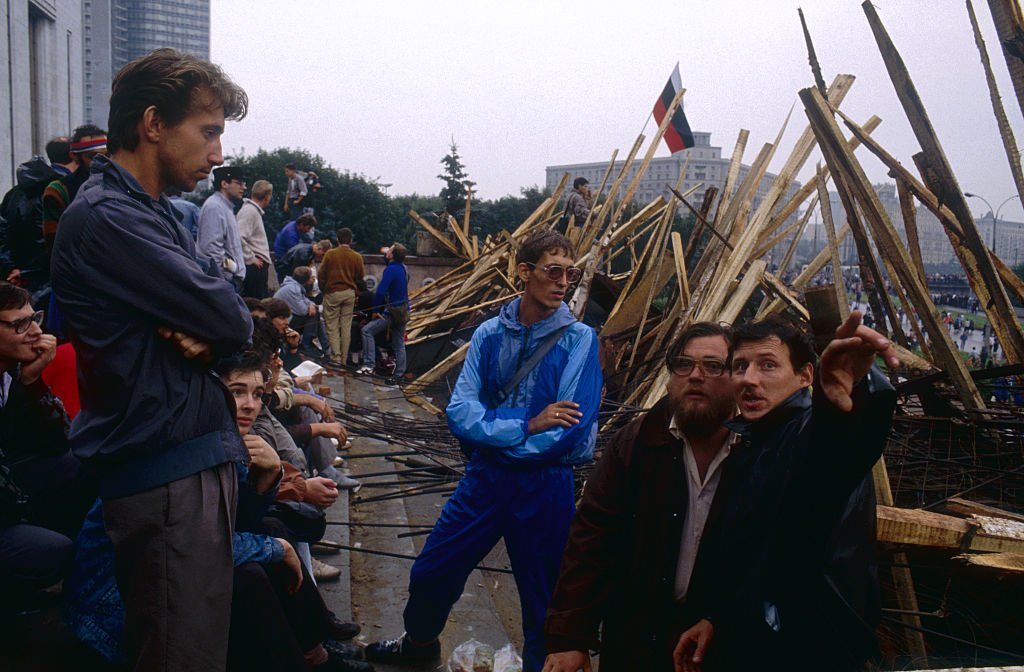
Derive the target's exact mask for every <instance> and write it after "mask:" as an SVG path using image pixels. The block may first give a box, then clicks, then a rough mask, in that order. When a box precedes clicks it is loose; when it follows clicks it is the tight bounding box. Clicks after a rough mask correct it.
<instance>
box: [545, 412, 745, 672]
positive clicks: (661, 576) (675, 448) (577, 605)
mask: <svg viewBox="0 0 1024 672" xmlns="http://www.w3.org/2000/svg"><path fill="white" fill-rule="evenodd" d="M669 419H670V418H669V412H668V403H667V400H666V399H662V400H661V401H659V402H658V403H657V404H656V405H655V406H654V407H653V408H652V409H651V410H650V411H648V412H647V413H646V414H644V415H643V416H642V417H640V418H637V419H636V420H634V421H632V422H631V423H630V424H629V425H627V426H626V427H624V428H623V429H622V430H621V431H619V432H618V433H617V434H616V435H615V437H614V438H613V439H612V441H611V443H610V444H609V445H608V447H606V448H605V449H604V452H603V454H602V455H601V458H600V460H599V461H598V462H597V464H596V466H595V467H594V471H593V473H592V474H591V476H590V478H589V479H588V481H587V484H586V487H585V489H584V491H583V498H582V501H581V502H580V505H579V509H578V510H577V512H576V516H575V517H574V518H573V521H572V525H571V527H570V530H569V542H568V544H567V545H566V549H565V555H564V556H563V557H562V565H561V572H560V574H559V578H558V583H557V585H556V586H555V592H554V595H553V596H552V598H551V602H550V604H549V606H548V612H547V619H546V621H545V627H544V632H545V637H546V640H547V648H548V652H550V653H554V652H558V651H572V650H587V649H600V652H601V653H600V655H601V658H600V661H601V670H602V672H617V671H621V672H632V671H634V670H644V671H645V672H671V671H672V669H673V667H672V650H673V649H674V648H675V645H676V642H677V641H678V639H679V635H680V634H682V632H683V630H685V629H686V628H687V627H689V626H690V625H692V624H693V623H694V622H696V620H697V618H698V617H699V615H700V614H702V613H703V612H704V607H703V606H702V605H703V604H704V599H705V597H704V596H703V594H702V592H703V588H704V587H706V586H709V585H710V584H708V583H707V582H704V581H702V579H701V575H702V573H703V569H702V568H703V566H704V562H705V560H704V556H703V553H701V554H699V555H698V557H697V563H696V566H695V567H694V571H693V575H692V577H691V580H690V588H689V591H688V593H687V597H686V603H685V604H678V603H677V602H676V601H675V598H674V594H673V593H674V587H675V575H676V568H677V564H678V558H679V545H680V541H681V539H682V534H683V521H684V519H685V517H686V507H687V502H688V494H687V477H686V467H685V465H684V463H683V443H682V441H680V440H679V439H676V438H675V437H674V436H672V434H670V433H669V431H668V427H669ZM727 463H728V460H726V463H723V465H724V464H727ZM723 468H724V466H723ZM720 487H721V486H720ZM715 501H716V504H715V505H717V502H718V495H716V500H715ZM715 515H716V509H715V506H713V507H712V510H711V514H710V516H709V519H708V525H711V524H712V521H713V519H714V517H715ZM599 632H600V638H599Z"/></svg>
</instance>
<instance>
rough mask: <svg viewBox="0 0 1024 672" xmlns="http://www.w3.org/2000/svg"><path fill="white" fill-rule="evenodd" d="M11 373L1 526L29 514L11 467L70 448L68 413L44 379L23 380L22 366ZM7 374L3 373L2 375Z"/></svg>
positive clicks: (3, 412) (0, 481) (4, 421)
mask: <svg viewBox="0 0 1024 672" xmlns="http://www.w3.org/2000/svg"><path fill="white" fill-rule="evenodd" d="M10 374H11V378H12V380H11V386H10V389H9V390H8V393H7V401H6V403H5V404H4V405H3V406H2V407H0V472H2V473H0V491H2V492H0V526H3V525H10V524H12V523H15V522H18V521H19V520H24V519H25V518H26V517H27V508H26V505H27V504H28V498H27V497H26V496H25V495H24V494H23V493H22V492H21V489H20V488H19V487H18V486H17V485H16V483H15V479H14V477H13V476H12V475H11V474H10V472H9V471H8V468H9V467H12V466H16V465H17V464H18V463H19V462H21V461H23V460H26V459H30V458H38V457H53V456H57V455H61V454H63V453H66V452H67V451H68V416H67V413H66V412H65V411H64V404H62V403H61V401H60V399H58V398H57V397H56V396H54V394H53V393H52V392H51V391H50V388H49V387H47V386H46V383H44V382H43V379H42V378H40V379H39V380H37V381H35V382H34V383H32V384H31V385H24V384H22V382H21V367H20V366H16V367H15V368H14V370H13V371H11V372H10ZM2 376H3V374H2V373H0V379H2Z"/></svg>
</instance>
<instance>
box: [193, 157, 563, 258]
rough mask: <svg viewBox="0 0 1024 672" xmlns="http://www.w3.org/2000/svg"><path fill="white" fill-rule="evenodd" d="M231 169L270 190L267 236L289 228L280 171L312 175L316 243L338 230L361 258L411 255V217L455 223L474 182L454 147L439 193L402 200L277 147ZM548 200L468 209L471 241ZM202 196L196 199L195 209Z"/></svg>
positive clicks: (534, 191) (528, 193)
mask: <svg viewBox="0 0 1024 672" xmlns="http://www.w3.org/2000/svg"><path fill="white" fill-rule="evenodd" d="M228 161H229V162H230V164H231V165H233V166H238V167H240V168H241V169H242V170H243V171H244V172H245V175H246V179H247V181H248V183H249V184H250V185H252V183H253V182H255V181H256V180H261V179H262V180H268V181H269V182H270V183H271V184H273V185H274V200H273V201H272V202H271V205H270V206H269V207H268V208H267V211H266V213H265V214H264V217H263V221H264V223H265V224H266V226H267V229H268V232H269V234H270V236H271V240H273V236H275V235H276V234H277V232H278V231H280V229H281V227H283V226H284V225H285V224H287V223H288V221H289V218H288V217H287V216H286V215H285V213H284V212H283V204H284V197H285V193H286V191H287V184H286V181H287V180H286V178H285V176H284V165H285V164H286V163H294V164H295V166H296V167H297V168H298V170H300V171H306V172H308V171H313V172H315V173H316V175H317V177H318V178H319V182H320V188H319V189H318V190H317V191H315V192H311V195H310V196H309V197H307V200H308V202H309V205H310V206H311V207H313V208H314V212H315V214H316V218H317V237H318V238H325V237H326V238H331V239H334V237H335V231H337V230H338V229H339V228H342V227H348V228H350V229H352V232H353V234H354V236H355V238H356V241H357V243H356V245H357V247H358V248H360V249H362V250H363V251H374V250H376V249H378V248H379V247H381V246H383V245H389V244H391V243H393V242H400V243H402V244H404V245H406V246H407V247H408V248H409V249H410V250H415V249H416V247H415V245H416V230H417V229H418V228H419V227H418V226H417V225H416V224H415V223H414V222H413V221H412V219H411V218H410V217H409V216H408V212H409V210H410V209H413V210H415V211H416V212H418V213H420V214H421V215H423V216H424V217H426V218H427V220H428V221H430V222H431V223H433V222H434V217H435V215H436V214H437V213H441V212H442V211H443V210H445V209H447V211H448V212H449V214H451V215H453V216H455V217H456V218H457V219H458V220H459V222H461V221H462V216H463V213H464V210H465V207H466V197H467V194H469V195H471V194H473V193H474V190H473V187H474V186H475V182H473V181H472V180H470V179H469V177H468V175H467V174H466V170H465V166H464V165H463V164H462V161H461V158H460V157H459V155H458V147H457V146H456V145H455V143H454V142H453V143H452V144H451V148H450V153H449V154H448V155H446V156H445V157H444V158H443V159H442V160H441V164H442V166H443V171H442V173H441V174H440V175H438V178H439V179H440V180H441V182H442V183H443V188H442V189H439V190H438V193H437V194H436V195H421V194H416V193H413V194H408V195H398V196H389V195H388V194H386V193H384V185H381V184H380V183H379V182H378V180H377V179H376V178H371V177H368V176H366V175H364V174H362V173H353V172H350V171H347V170H346V171H342V170H338V169H337V168H335V167H334V166H331V165H330V164H329V163H327V161H325V160H324V159H323V157H321V156H320V155H318V154H313V153H311V152H309V151H307V150H305V149H294V148H289V147H279V148H277V149H273V150H269V151H268V150H265V149H260V150H259V151H258V152H256V153H255V154H252V155H247V154H239V155H237V156H231V157H228ZM549 195H550V192H549V191H547V190H542V189H541V188H540V187H538V186H530V187H525V188H523V189H522V190H521V192H520V195H519V196H511V195H510V196H503V197H502V198H498V199H494V200H482V201H477V200H476V199H473V201H472V203H471V204H470V212H471V214H470V233H471V234H475V235H477V236H479V238H480V240H481V241H482V240H483V239H484V238H485V237H486V236H487V235H489V234H495V233H497V232H499V231H500V230H501V229H507V230H509V231H511V230H513V229H515V227H517V226H518V225H519V224H520V223H521V222H522V221H523V220H525V219H526V218H527V217H528V216H529V215H530V214H531V213H532V212H533V211H534V210H536V209H537V207H538V206H540V204H541V203H542V202H543V201H544V199H545V198H547V197H548V196H549ZM205 196H206V195H205V194H203V195H196V196H195V197H194V199H195V200H197V201H201V200H202V199H203V198H205Z"/></svg>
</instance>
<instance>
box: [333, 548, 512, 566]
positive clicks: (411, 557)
mask: <svg viewBox="0 0 1024 672" xmlns="http://www.w3.org/2000/svg"><path fill="white" fill-rule="evenodd" d="M317 544H319V545H321V546H327V547H328V548H337V549H339V550H342V551H354V552H356V553H368V554H370V555H383V556H385V557H388V558H399V559H402V560H415V559H416V558H417V557H418V556H415V555H406V554H405V553H390V552H388V551H378V550H375V549H371V548H362V547H358V548H357V547H355V546H348V545H346V544H338V543H335V542H333V541H318V542H317ZM474 569H479V570H480V571H481V572H496V573H498V574H511V573H512V570H511V569H502V568H501V567H485V566H484V565H477V566H476V567H474Z"/></svg>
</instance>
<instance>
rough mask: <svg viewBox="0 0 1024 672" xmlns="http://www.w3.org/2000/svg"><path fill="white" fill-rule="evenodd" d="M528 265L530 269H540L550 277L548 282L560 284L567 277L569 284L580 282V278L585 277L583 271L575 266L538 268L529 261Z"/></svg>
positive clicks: (552, 265)
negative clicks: (563, 277)
mask: <svg viewBox="0 0 1024 672" xmlns="http://www.w3.org/2000/svg"><path fill="white" fill-rule="evenodd" d="M526 265H527V266H529V267H530V268H539V269H540V270H541V271H543V272H544V274H545V275H547V276H548V280H551V281H553V282H558V281H559V280H561V279H562V276H563V275H564V276H565V279H566V281H567V282H568V283H570V284H572V283H574V282H579V281H580V278H582V277H583V269H582V268H576V267H575V266H568V267H567V266H562V265H561V264H548V265H546V266H538V265H537V264H535V263H533V262H530V261H527V262H526Z"/></svg>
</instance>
